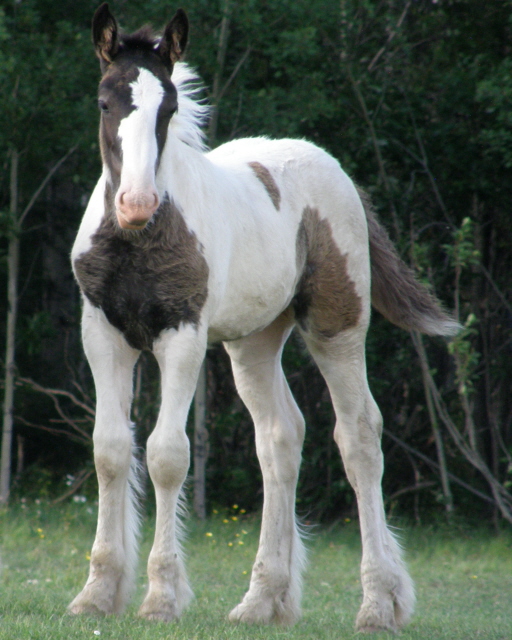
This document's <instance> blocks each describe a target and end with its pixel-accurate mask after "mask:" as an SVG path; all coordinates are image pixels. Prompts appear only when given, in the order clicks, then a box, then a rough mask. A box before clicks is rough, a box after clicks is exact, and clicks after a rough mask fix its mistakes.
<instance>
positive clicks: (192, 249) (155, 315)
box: [75, 203, 208, 350]
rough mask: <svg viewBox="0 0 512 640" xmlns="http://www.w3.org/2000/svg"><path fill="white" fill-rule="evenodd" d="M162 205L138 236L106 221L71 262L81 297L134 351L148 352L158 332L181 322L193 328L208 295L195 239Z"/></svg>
mask: <svg viewBox="0 0 512 640" xmlns="http://www.w3.org/2000/svg"><path fill="white" fill-rule="evenodd" d="M164 206H165V207H166V208H165V210H164V211H162V212H160V213H159V215H158V217H157V220H156V221H155V224H154V225H153V226H152V227H151V229H149V230H146V231H144V232H142V233H141V232H131V233H124V234H121V233H119V231H118V229H117V228H116V226H115V223H114V222H113V221H112V220H110V219H104V220H103V221H102V223H101V225H100V227H99V229H98V231H97V232H96V233H95V234H94V235H93V236H92V246H91V248H90V250H89V251H87V252H86V253H84V254H82V255H81V256H79V257H78V258H77V259H76V260H75V271H76V274H77V278H78V282H79V284H80V287H81V289H82V292H83V293H84V295H85V296H86V297H87V298H88V299H89V300H90V301H91V303H92V304H93V305H94V306H96V307H99V308H101V309H102V310H103V312H104V313H105V315H106V317H107V319H108V321H109V322H110V323H111V324H112V325H113V326H114V327H116V328H117V329H119V331H121V332H122V333H123V335H124V337H125V338H126V341H127V342H128V344H129V345H130V346H132V347H134V348H135V349H141V350H142V349H151V348H152V345H153V341H154V340H155V339H156V338H157V337H158V336H159V335H160V333H161V332H162V331H164V330H166V329H178V328H179V326H180V324H181V323H185V324H186V323H192V324H195V325H197V324H198V323H199V319H200V315H201V310H202V308H203V306H204V303H205V302H206V298H207V294H208V290H207V283H208V265H207V264H206V261H205V259H204V257H203V255H202V253H201V252H200V250H199V247H198V243H197V239H196V237H195V235H194V234H193V233H191V232H190V231H189V230H188V229H187V227H186V224H185V222H184V220H183V218H182V216H181V214H180V213H179V212H178V211H177V210H176V209H175V208H174V207H172V205H170V204H169V203H166V204H165V205H164ZM135 234H137V235H135Z"/></svg>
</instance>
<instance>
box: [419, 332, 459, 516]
mask: <svg viewBox="0 0 512 640" xmlns="http://www.w3.org/2000/svg"><path fill="white" fill-rule="evenodd" d="M411 335H412V341H413V344H414V346H415V347H416V352H417V354H418V357H419V359H420V365H421V373H422V378H423V387H424V389H425V399H426V401H427V410H428V416H429V419H430V425H431V426H432V433H433V435H434V442H435V443H436V452H437V462H438V464H439V474H440V476H441V486H442V488H443V496H444V506H445V510H446V517H447V518H448V519H450V517H451V515H452V514H453V494H452V490H451V487H450V479H449V477H448V475H449V474H448V468H447V466H446V456H445V454H444V445H443V438H442V435H441V430H440V429H439V423H438V420H437V413H436V409H435V405H434V401H433V398H432V391H431V389H430V386H429V370H428V361H427V356H426V353H425V347H424V346H423V340H422V338H421V335H420V334H419V333H412V334H411Z"/></svg>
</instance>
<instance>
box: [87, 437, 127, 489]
mask: <svg viewBox="0 0 512 640" xmlns="http://www.w3.org/2000/svg"><path fill="white" fill-rule="evenodd" d="M93 442H94V464H95V467H96V473H97V475H98V480H99V481H100V482H101V481H103V482H106V483H110V482H112V481H114V480H118V479H125V478H127V477H128V473H129V471H130V465H131V460H132V435H131V433H130V431H129V429H128V427H127V428H126V429H122V430H121V429H120V430H114V429H112V431H108V430H102V431H101V432H98V430H96V431H95V433H94V436H93Z"/></svg>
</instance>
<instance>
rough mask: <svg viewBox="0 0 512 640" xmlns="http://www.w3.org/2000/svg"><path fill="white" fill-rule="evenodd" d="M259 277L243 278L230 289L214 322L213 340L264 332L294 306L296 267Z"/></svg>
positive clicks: (232, 338) (210, 329)
mask: <svg viewBox="0 0 512 640" xmlns="http://www.w3.org/2000/svg"><path fill="white" fill-rule="evenodd" d="M259 276H260V277H258V278H257V279H256V278H255V279H252V278H247V279H245V280H244V279H243V278H242V279H241V280H240V286H236V287H231V288H230V289H229V290H228V291H226V294H225V295H224V298H223V300H222V302H221V304H220V305H219V308H218V310H217V312H216V313H215V315H214V317H213V318H212V320H211V322H210V326H209V331H208V340H209V341H210V342H219V341H225V340H237V339H239V338H243V337H244V336H247V335H250V334H251V333H255V332H257V331H261V330H262V329H264V328H265V327H267V326H268V325H269V324H270V323H271V322H272V321H273V320H275V318H277V316H278V315H279V314H280V313H281V312H282V311H283V310H284V309H286V308H287V307H288V306H289V305H290V303H291V301H292V299H293V296H294V294H295V288H296V284H297V273H296V269H293V270H292V269H290V270H288V271H281V272H278V273H276V272H274V273H271V272H269V273H267V274H262V273H260V274H259Z"/></svg>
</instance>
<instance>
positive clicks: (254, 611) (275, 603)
mask: <svg viewBox="0 0 512 640" xmlns="http://www.w3.org/2000/svg"><path fill="white" fill-rule="evenodd" d="M299 617H300V611H299V610H297V609H294V608H293V607H292V606H290V603H289V602H287V599H286V597H285V598H283V599H281V598H279V597H276V598H265V599H263V598H262V599H258V600H257V601H251V600H249V599H248V598H247V597H246V598H244V600H243V601H242V602H241V603H240V604H239V605H237V606H236V607H235V608H234V609H233V610H232V611H231V613H230V614H229V616H228V619H229V621H230V622H234V623H239V622H242V623H245V624H261V625H263V624H278V625H283V626H290V625H292V624H295V623H296V622H297V620H298V619H299Z"/></svg>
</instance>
